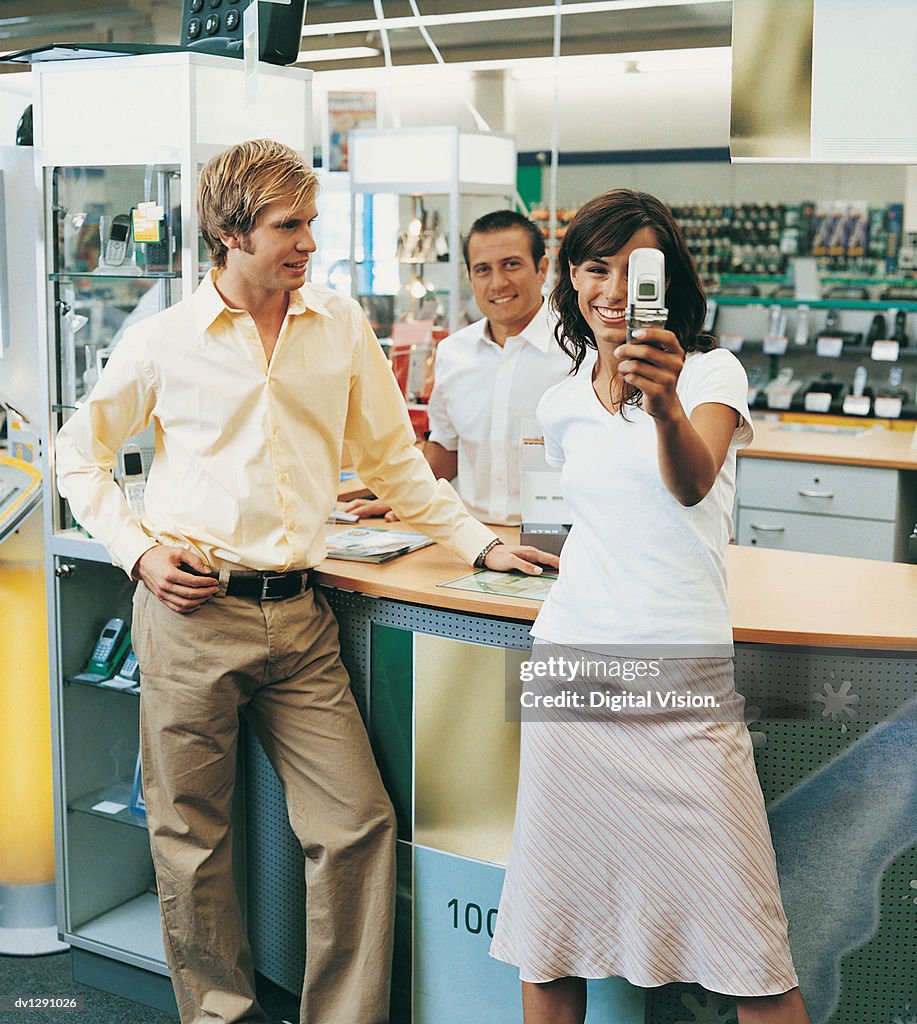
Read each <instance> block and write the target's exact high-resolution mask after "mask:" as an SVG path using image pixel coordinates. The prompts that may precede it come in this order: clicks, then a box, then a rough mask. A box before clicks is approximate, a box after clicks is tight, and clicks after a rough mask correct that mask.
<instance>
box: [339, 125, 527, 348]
mask: <svg viewBox="0 0 917 1024" xmlns="http://www.w3.org/2000/svg"><path fill="white" fill-rule="evenodd" d="M350 183H351V207H350V213H351V228H352V231H351V264H352V273H351V287H352V289H353V294H354V296H355V297H356V298H358V299H359V300H360V301H361V303H362V304H363V306H364V308H365V309H366V310H367V312H368V313H369V315H370V320H371V321H372V322H373V323H374V324H375V325H376V327H377V333H379V334H380V337H383V338H384V337H388V333H386V332H387V331H389V332H390V331H391V325H392V323H393V322H396V323H397V322H399V321H409V320H432V321H434V322H435V323H436V324H437V325H438V326H440V327H443V328H446V329H447V330H448V332H449V333H452V332H453V331H456V330H458V328H460V327H462V326H463V325H464V324H466V323H470V322H471V321H473V320H475V319H477V318H478V316H479V315H480V314H479V313H478V311H477V309H476V307H475V305H474V300H473V299H472V296H471V288H470V285H469V283H468V277H467V274H466V273H465V270H464V260H463V258H462V235H463V233H464V232H466V231H467V230H468V228H469V227H470V226H471V224H472V222H473V221H474V220H475V219H476V218H478V217H480V216H481V215H483V214H485V213H489V212H490V211H491V210H497V209H507V208H510V207H512V206H513V200H514V197H515V194H516V149H515V143H514V141H513V139H512V138H511V137H510V136H506V135H497V134H487V133H483V132H482V133H477V132H462V131H459V129H458V128H455V127H435V128H404V129H398V130H395V131H392V130H377V129H359V130H356V131H352V132H351V133H350Z"/></svg>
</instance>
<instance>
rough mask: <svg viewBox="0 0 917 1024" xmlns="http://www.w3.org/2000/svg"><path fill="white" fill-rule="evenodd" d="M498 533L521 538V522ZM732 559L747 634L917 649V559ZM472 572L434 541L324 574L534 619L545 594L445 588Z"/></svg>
mask: <svg viewBox="0 0 917 1024" xmlns="http://www.w3.org/2000/svg"><path fill="white" fill-rule="evenodd" d="M373 525H380V521H379V520H374V521H373ZM336 529H340V526H338V527H336ZM495 532H496V533H498V534H499V535H500V536H501V537H502V538H503V539H504V540H505V541H506V542H507V543H516V542H517V538H518V531H517V530H515V529H513V528H503V527H497V528H495ZM727 567H728V573H729V590H730V605H731V608H732V619H733V625H734V637H735V640H736V641H737V642H743V643H769V644H788V645H793V646H799V645H803V646H813V647H862V648H887V649H896V650H917V565H904V564H902V563H898V562H872V561H868V560H866V559H862V558H838V557H835V556H833V555H811V554H804V553H802V552H796V551H771V550H766V549H762V548H752V547H738V546H736V545H730V547H729V551H728V552H727ZM471 571H472V570H471V569H470V568H468V567H467V566H466V565H464V564H463V563H462V562H461V561H459V560H458V559H457V558H456V557H455V556H454V555H452V554H450V553H449V552H448V551H447V550H446V549H445V548H443V547H441V546H439V545H434V546H433V547H429V548H424V549H423V550H421V551H415V552H412V553H411V554H409V555H403V556H402V557H400V558H396V559H393V560H392V561H391V562H388V563H386V564H385V565H366V564H363V563H360V562H344V561H338V560H335V559H325V561H324V562H322V564H321V565H320V566H319V567H318V569H317V570H316V578H317V581H318V582H319V583H320V584H322V585H323V586H327V587H337V588H339V589H341V590H352V591H355V592H357V593H361V594H367V595H370V596H374V597H387V598H391V599H392V600H395V601H405V602H407V603H408V604H418V605H425V606H427V607H432V608H443V609H448V610H451V611H457V612H464V613H469V614H473V615H485V616H488V617H494V618H499V619H508V620H512V621H516V622H532V621H533V620H534V618H535V616H536V615H537V614H538V609H539V608H540V607H541V605H540V603H539V602H537V601H518V600H512V599H508V598H500V597H493V596H490V595H486V594H473V593H470V592H465V591H459V590H443V589H442V588H438V587H437V586H436V584H437V583H442V582H445V581H446V580H452V579H455V578H456V577H459V576H464V575H467V574H468V573H469V572H471Z"/></svg>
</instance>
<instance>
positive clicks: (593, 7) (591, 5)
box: [302, 0, 732, 36]
mask: <svg viewBox="0 0 917 1024" xmlns="http://www.w3.org/2000/svg"><path fill="white" fill-rule="evenodd" d="M699 3H701V4H731V3H732V0H589V2H587V3H578V4H563V5H561V7H560V12H561V14H562V15H564V17H568V18H569V17H571V16H572V15H574V14H608V13H612V12H614V11H639V10H646V9H648V8H653V7H687V6H696V5H698V4H699ZM557 11H558V8H557V7H556V6H555V5H554V4H545V5H542V6H537V7H535V6H532V7H515V8H513V7H510V8H505V7H501V8H499V9H498V10H495V11H460V12H458V13H455V14H424V15H422V16H421V18H419V19H418V18H415V17H414V16H413V15H407V16H404V17H401V18H386V19H385V27H386V28H387V29H399V28H416V27H417V23H418V21H420V22H421V23H422V24H423V25H424V26H425V27H427V28H435V27H436V26H437V25H465V24H468V23H470V22H477V21H481V20H486V21H488V22H490V21H517V20H519V19H521V18H553V17H554V16H555V14H557ZM379 25H380V22H379V19H378V18H364V19H362V20H361V21H340V22H322V23H320V24H316V25H303V30H302V34H303V35H304V36H329V35H339V34H340V33H342V32H372V31H375V30H378V28H379Z"/></svg>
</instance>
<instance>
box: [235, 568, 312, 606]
mask: <svg viewBox="0 0 917 1024" xmlns="http://www.w3.org/2000/svg"><path fill="white" fill-rule="evenodd" d="M308 587H309V572H308V570H307V569H294V570H293V571H292V572H233V573H230V574H229V580H228V582H227V584H226V596H227V597H252V598H254V599H255V600H256V601H286V600H287V599H288V598H290V597H297V596H298V595H299V594H301V593H303V591H304V590H307V589H308Z"/></svg>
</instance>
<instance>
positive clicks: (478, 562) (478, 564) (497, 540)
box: [473, 537, 503, 569]
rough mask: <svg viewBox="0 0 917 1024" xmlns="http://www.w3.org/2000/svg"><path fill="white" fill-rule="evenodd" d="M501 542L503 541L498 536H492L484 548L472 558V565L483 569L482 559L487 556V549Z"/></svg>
mask: <svg viewBox="0 0 917 1024" xmlns="http://www.w3.org/2000/svg"><path fill="white" fill-rule="evenodd" d="M502 543H503V541H502V540H500V538H499V537H494V539H493V540H492V541H491V542H490V543H489V544H488V545H487V547H486V548H484V550H483V551H482V552H481V553H480V554H479V555H478V557H477V558H476V559H475V560H474V566H473V567H474V568H475V569H483V568H484V559H485V558H486V557H487V552H488V551H492V550H493V549H494V548H495V547H496V546H497V545H498V544H502Z"/></svg>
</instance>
